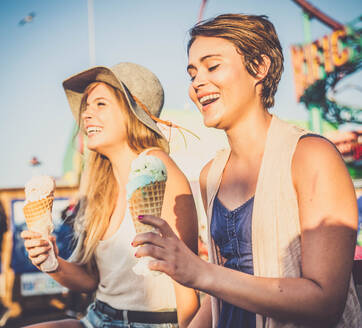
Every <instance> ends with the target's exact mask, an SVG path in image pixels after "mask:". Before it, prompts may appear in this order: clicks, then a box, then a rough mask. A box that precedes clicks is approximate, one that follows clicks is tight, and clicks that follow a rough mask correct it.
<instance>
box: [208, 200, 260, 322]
mask: <svg viewBox="0 0 362 328" xmlns="http://www.w3.org/2000/svg"><path fill="white" fill-rule="evenodd" d="M253 205H254V197H252V198H250V199H249V200H248V201H246V202H245V203H244V204H243V205H241V206H239V207H238V208H236V209H234V210H232V211H230V210H228V209H227V208H226V207H225V206H224V205H223V204H222V203H221V202H220V200H219V199H218V197H217V196H216V197H215V200H214V206H213V209H212V218H211V227H210V229H211V236H212V238H213V240H214V242H215V244H216V245H217V246H218V247H219V249H220V254H221V255H222V256H223V257H224V258H225V259H226V262H225V263H224V266H225V267H226V268H230V269H233V270H238V271H241V272H244V273H248V274H254V270H253V255H252V246H251V220H252V213H253ZM221 304H222V305H221V313H220V319H219V323H218V328H239V327H240V328H249V327H250V328H255V313H251V312H249V311H246V310H244V309H242V308H239V307H237V306H235V305H232V304H229V303H227V302H225V301H222V303H221Z"/></svg>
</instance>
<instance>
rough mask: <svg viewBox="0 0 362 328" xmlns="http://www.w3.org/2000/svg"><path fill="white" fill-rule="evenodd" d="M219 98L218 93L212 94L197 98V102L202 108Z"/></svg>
mask: <svg viewBox="0 0 362 328" xmlns="http://www.w3.org/2000/svg"><path fill="white" fill-rule="evenodd" d="M219 98H220V95H219V94H218V93H212V94H209V95H206V96H203V97H200V98H199V102H200V104H201V105H202V106H206V105H209V104H211V103H213V102H215V101H216V100H218V99H219Z"/></svg>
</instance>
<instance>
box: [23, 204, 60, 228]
mask: <svg viewBox="0 0 362 328" xmlns="http://www.w3.org/2000/svg"><path fill="white" fill-rule="evenodd" d="M53 201H54V197H46V198H43V199H40V200H38V201H35V202H30V203H28V204H26V205H25V206H24V208H23V212H24V216H25V221H26V225H27V226H28V229H29V230H32V229H33V228H34V227H39V228H40V227H43V229H45V228H47V227H48V226H50V225H51V224H52V223H51V212H52V208H53ZM37 230H38V229H37Z"/></svg>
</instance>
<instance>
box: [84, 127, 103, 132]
mask: <svg viewBox="0 0 362 328" xmlns="http://www.w3.org/2000/svg"><path fill="white" fill-rule="evenodd" d="M101 131H102V129H101V128H99V127H98V126H90V127H89V128H88V129H87V134H90V133H97V132H101Z"/></svg>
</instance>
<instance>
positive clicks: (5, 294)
mask: <svg viewBox="0 0 362 328" xmlns="http://www.w3.org/2000/svg"><path fill="white" fill-rule="evenodd" d="M206 2H207V1H206V0H203V1H202V4H201V7H200V13H199V20H201V18H202V12H203V10H204V8H205V4H206ZM293 2H295V3H296V4H297V5H299V6H300V7H301V8H302V10H303V18H304V19H303V24H304V33H305V42H304V43H303V44H298V45H293V46H291V54H292V63H293V70H294V83H295V91H296V97H297V101H298V102H300V103H303V104H304V105H305V106H306V109H307V110H308V114H309V120H308V121H307V122H294V123H296V124H297V125H300V126H301V127H303V128H307V129H309V130H311V131H312V132H316V133H319V134H322V135H324V136H325V137H327V138H328V139H329V140H331V141H332V142H333V143H334V144H335V145H336V147H337V148H338V150H339V151H340V153H341V155H342V157H343V159H344V161H345V163H346V165H347V167H348V170H349V172H350V174H351V177H352V180H353V183H354V186H355V189H356V194H357V197H359V199H358V203H359V210H360V212H359V228H360V229H359V235H358V242H357V244H358V245H357V247H356V257H355V259H356V261H355V267H354V278H355V282H356V284H357V287H360V289H359V290H360V293H361V292H362V290H361V289H362V266H361V263H362V261H358V259H360V260H362V128H361V123H362V108H361V107H359V106H360V105H361V104H358V105H356V106H354V105H346V104H341V103H340V102H339V101H338V100H337V98H338V94H340V93H342V92H344V91H345V90H346V89H354V90H355V91H358V92H362V87H361V86H355V85H348V84H347V85H343V86H342V87H339V86H340V85H341V83H340V82H341V81H342V80H343V79H345V78H346V77H348V76H351V75H352V74H353V73H357V72H358V71H359V70H360V69H361V65H362V50H361V48H362V41H361V37H360V34H361V23H362V16H360V17H358V18H356V19H355V20H354V21H352V22H350V23H348V24H345V25H343V24H341V23H339V22H337V21H335V20H334V19H332V18H330V17H328V16H327V15H326V14H324V13H322V12H321V11H320V10H319V9H317V8H315V7H314V6H313V5H311V4H310V3H309V2H307V1H305V0H293ZM34 16H35V13H33V14H32V15H31V17H30V16H29V17H30V18H31V19H30V18H29V19H28V21H29V20H30V21H31V20H32V18H33V17H34ZM311 19H317V20H318V21H320V22H321V23H323V24H325V25H326V26H328V27H329V28H331V30H332V32H331V33H330V34H328V35H325V36H323V37H321V38H319V39H318V40H314V41H312V39H311V32H310V20H311ZM24 23H25V21H24ZM19 24H20V23H19ZM165 112H166V113H165V114H166V116H167V115H168V117H167V118H168V119H170V120H172V121H175V122H177V121H179V122H178V123H179V124H180V125H183V126H187V127H188V128H190V129H193V126H192V124H197V123H195V122H196V121H197V118H196V119H195V116H194V115H197V114H196V113H195V112H194V111H187V113H181V112H182V111H167V110H166V111H165ZM185 112H186V111H185ZM189 115H192V119H190V116H189ZM184 122H186V123H184ZM190 122H191V123H190ZM190 124H191V126H190ZM201 124H202V123H201V121H200V125H201ZM345 126H352V127H353V129H352V130H351V129H349V130H344V129H341V127H345ZM356 127H357V128H356ZM194 130H195V131H204V130H203V128H200V126H197V127H196V126H195V129H194ZM78 132H79V131H78V130H77V128H75V129H74V131H73V133H72V137H71V139H70V141H69V144H68V147H67V151H66V153H65V156H64V161H63V176H62V177H61V178H60V179H57V189H56V194H55V200H54V210H53V220H54V223H55V230H54V234H55V235H56V237H57V243H58V246H59V250H60V255H61V256H62V257H64V258H67V257H68V256H69V255H70V253H71V251H72V222H73V221H72V220H74V216H75V214H76V212H77V192H78V187H79V179H80V173H81V171H82V167H83V162H84V157H85V156H86V153H87V152H86V147H85V143H86V140H85V139H84V137H83V136H82V135H81V134H80V133H78ZM202 133H203V132H201V134H202ZM205 133H206V132H205ZM205 136H206V134H205V135H204V136H203V137H204V138H203V139H204V140H209V139H207V138H208V136H209V135H207V136H206V138H205ZM175 140H176V139H175ZM213 140H215V142H209V143H208V145H207V146H206V148H207V147H210V148H208V149H205V145H204V144H203V145H202V147H203V149H202V150H200V145H198V146H194V145H189V146H188V149H187V150H186V151H187V156H186V153H182V151H181V150H180V147H179V145H177V144H175V142H174V144H172V139H171V154H172V155H173V157H174V159H175V161H176V162H177V159H178V158H183V159H185V158H189V159H190V161H189V162H187V163H184V164H185V167H182V165H180V166H181V167H182V169H185V171H186V172H185V173H186V175H187V176H188V178H189V180H190V183H191V187H192V191H193V193H194V196H195V202H196V206H197V210H198V214H199V217H200V231H201V234H200V239H199V251H200V256H201V257H202V258H205V259H207V250H206V248H205V243H204V240H205V236H206V231H205V230H206V228H205V213H204V211H203V207H202V201H201V199H200V192H199V186H198V182H197V175H196V174H195V173H192V174H187V170H188V169H187V168H186V167H187V166H188V167H190V169H189V170H190V172H191V171H197V170H195V168H196V167H199V168H200V166H201V164H200V163H198V162H197V159H198V160H200V159H202V160H204V158H202V156H203V153H210V152H211V153H212V152H214V153H215V152H216V150H217V149H218V148H220V147H223V146H224V145H226V144H223V143H222V142H219V143H218V141H217V140H218V139H217V138H216V139H213ZM195 144H196V143H195ZM209 155H210V154H208V156H209ZM30 164H31V165H32V167H34V170H35V169H36V167H38V166H40V165H41V163H40V162H39V160H38V159H37V158H36V157H33V158H32V159H31V161H30ZM198 172H199V171H198ZM23 202H24V191H23V189H20V188H8V189H2V190H0V238H1V239H0V245H2V248H1V274H0V296H1V302H0V327H3V326H6V327H12V328H13V327H14V328H15V327H21V326H23V325H25V324H30V323H35V322H40V321H45V320H50V319H59V318H66V317H69V316H70V317H77V316H78V317H79V316H80V315H82V313H83V311H84V310H85V308H86V306H87V304H88V303H89V301H90V299H91V297H92V295H86V294H80V293H73V292H71V291H69V290H67V289H66V288H63V287H62V286H60V285H59V284H58V283H56V282H55V281H54V280H52V279H51V278H50V277H48V276H47V275H46V274H44V273H41V272H39V271H38V270H37V269H36V268H35V267H34V266H32V264H31V263H30V261H29V260H28V258H27V255H26V251H25V248H24V245H23V242H22V239H21V238H20V233H21V231H22V230H23V229H24V228H25V219H24V216H23V213H22V206H23ZM6 228H7V229H6ZM360 297H361V295H360ZM360 299H361V298H360ZM6 322H7V323H6Z"/></svg>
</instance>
